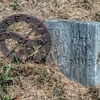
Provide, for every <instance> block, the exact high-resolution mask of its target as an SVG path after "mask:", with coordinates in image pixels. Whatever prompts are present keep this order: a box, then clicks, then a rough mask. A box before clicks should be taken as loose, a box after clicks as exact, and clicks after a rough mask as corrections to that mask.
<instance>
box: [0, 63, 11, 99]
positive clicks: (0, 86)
mask: <svg viewBox="0 0 100 100" xmlns="http://www.w3.org/2000/svg"><path fill="white" fill-rule="evenodd" d="M11 68H12V65H11V64H10V65H8V66H0V71H1V73H0V100H13V98H12V97H11V96H10V95H8V94H10V93H9V84H11V82H12V81H13V77H12V76H11V74H10V71H11Z"/></svg>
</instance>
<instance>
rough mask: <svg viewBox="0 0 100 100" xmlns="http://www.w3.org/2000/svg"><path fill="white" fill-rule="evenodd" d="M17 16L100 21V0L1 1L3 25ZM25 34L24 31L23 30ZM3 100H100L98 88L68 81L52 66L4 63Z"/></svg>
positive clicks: (0, 81) (0, 87) (1, 72)
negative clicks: (19, 14)
mask: <svg viewBox="0 0 100 100" xmlns="http://www.w3.org/2000/svg"><path fill="white" fill-rule="evenodd" d="M15 13H27V14H30V15H33V16H35V17H37V18H39V19H41V20H43V21H44V22H45V20H47V19H70V20H81V21H100V1H99V0H0V21H2V20H3V19H4V18H6V17H8V16H9V15H12V14H15ZM22 31H24V30H22ZM0 66H1V67H0V99H1V100H100V98H99V97H100V96H99V94H100V90H99V88H98V87H90V88H86V87H84V86H83V85H81V84H79V83H77V82H75V81H70V80H68V79H67V78H66V77H65V76H64V75H63V74H62V73H61V71H60V70H59V68H58V67H57V64H56V63H55V60H54V59H53V61H52V62H51V63H50V64H48V63H45V64H34V63H33V62H26V63H23V64H21V63H11V62H9V61H8V60H6V59H3V60H2V61H1V62H0Z"/></svg>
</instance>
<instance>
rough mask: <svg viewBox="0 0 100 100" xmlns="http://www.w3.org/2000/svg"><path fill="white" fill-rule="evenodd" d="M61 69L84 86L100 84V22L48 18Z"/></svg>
mask: <svg viewBox="0 0 100 100" xmlns="http://www.w3.org/2000/svg"><path fill="white" fill-rule="evenodd" d="M46 26H47V27H48V29H49V30H50V32H51V38H52V49H53V52H54V57H55V60H56V61H57V63H58V66H59V68H60V69H61V71H62V72H63V73H64V74H65V75H66V76H67V77H68V78H69V79H71V80H76V81H78V82H79V83H81V84H83V85H85V86H95V85H100V23H98V22H80V21H66V20H47V21H46Z"/></svg>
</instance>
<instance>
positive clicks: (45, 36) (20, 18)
mask: <svg viewBox="0 0 100 100" xmlns="http://www.w3.org/2000/svg"><path fill="white" fill-rule="evenodd" d="M17 22H26V23H27V24H29V25H30V27H31V28H32V30H31V31H30V32H29V33H28V34H27V35H26V36H23V35H21V34H20V33H17V32H13V31H8V30H7V29H8V27H9V26H11V25H12V24H15V23H17ZM33 32H35V34H34V36H35V37H34V38H32V39H30V38H29V36H30V35H31V34H32V33H33ZM6 39H13V40H15V41H17V45H16V46H15V47H14V48H12V50H9V49H8V47H7V45H6V42H5V41H6ZM0 44H1V51H2V52H3V54H5V56H6V57H8V58H10V59H11V60H13V61H14V60H19V61H23V60H24V61H25V60H28V59H31V60H33V61H34V62H36V63H39V62H41V61H42V60H43V59H44V58H45V57H46V56H47V54H48V52H49V51H50V47H51V37H50V33H49V31H48V29H47V27H46V26H45V25H44V24H43V22H41V21H40V20H38V19H37V18H35V17H33V16H29V15H26V14H15V15H12V16H10V17H8V18H6V19H5V20H3V21H2V22H1V23H0ZM19 46H21V48H19V49H18V51H17V52H15V51H16V48H17V47H19ZM37 49H38V50H37ZM15 54H16V55H17V56H15ZM23 56H26V57H25V58H23Z"/></svg>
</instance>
